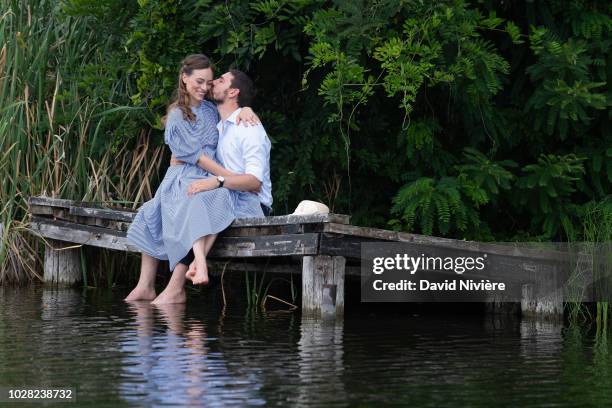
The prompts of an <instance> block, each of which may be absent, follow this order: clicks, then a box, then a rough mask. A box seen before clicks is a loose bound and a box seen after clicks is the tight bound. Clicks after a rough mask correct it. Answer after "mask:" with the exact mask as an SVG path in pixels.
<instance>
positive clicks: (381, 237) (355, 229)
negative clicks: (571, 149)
mask: <svg viewBox="0 0 612 408" xmlns="http://www.w3.org/2000/svg"><path fill="white" fill-rule="evenodd" d="M322 231H323V232H328V233H333V234H338V235H344V236H351V237H362V238H368V241H363V242H372V241H377V240H378V241H397V242H407V243H414V244H425V245H435V246H436V247H439V248H450V249H461V250H466V251H473V252H479V253H487V254H492V255H504V256H515V257H523V258H529V259H534V260H536V259H537V260H550V261H558V260H560V259H564V258H566V257H567V254H566V253H565V252H562V251H555V250H552V249H532V248H526V247H525V246H526V245H528V244H526V243H517V244H515V245H513V244H511V243H504V244H490V243H484V242H476V241H462V240H457V239H448V238H440V237H431V236H427V235H418V234H409V233H405V232H396V231H388V230H383V229H377V228H369V227H359V226H355V225H341V224H335V223H327V224H324V225H323V230H322ZM338 235H336V236H338ZM534 245H535V244H534Z"/></svg>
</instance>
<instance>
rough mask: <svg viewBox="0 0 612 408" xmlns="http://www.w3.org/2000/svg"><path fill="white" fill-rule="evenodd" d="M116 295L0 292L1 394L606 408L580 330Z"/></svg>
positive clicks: (606, 356) (153, 401) (605, 373)
mask: <svg viewBox="0 0 612 408" xmlns="http://www.w3.org/2000/svg"><path fill="white" fill-rule="evenodd" d="M124 295H125V291H119V290H116V291H114V292H113V291H110V290H108V291H100V290H98V291H92V290H89V291H84V290H62V291H53V290H48V289H42V288H0V386H21V387H23V386H28V387H37V386H41V385H47V386H50V385H52V386H55V387H73V388H76V389H77V400H78V402H77V404H76V405H75V404H73V405H71V406H79V407H80V406H113V407H114V406H180V405H188V406H193V407H197V406H205V407H215V406H263V405H269V406H283V407H285V406H338V407H345V406H346V407H348V406H383V405H396V406H411V407H441V406H449V407H452V406H457V407H463V406H470V407H480V406H482V407H489V406H491V405H493V404H494V405H495V406H497V407H500V406H501V407H504V406H508V407H516V406H546V407H575V406H581V407H585V406H593V407H601V406H612V373H611V370H612V368H611V365H610V362H611V361H610V360H611V357H610V342H608V341H607V337H606V336H605V335H602V334H599V335H595V333H594V332H593V331H588V330H582V329H569V328H567V327H562V326H559V325H554V324H542V323H540V324H535V323H526V322H522V323H521V322H519V321H516V322H500V321H495V320H493V319H491V318H490V317H487V316H485V315H481V314H473V313H472V314H471V315H468V316H465V315H461V314H457V313H455V314H453V315H448V314H445V313H436V314H419V315H414V314H412V313H407V312H401V313H393V309H392V308H387V309H384V308H383V309H381V308H378V309H377V310H376V312H375V313H368V312H365V313H364V310H363V309H362V310H360V311H359V312H358V313H353V314H351V313H348V314H347V316H346V317H345V320H344V322H328V323H325V322H317V321H313V320H308V319H302V318H301V317H300V315H299V313H290V314H289V313H271V314H267V315H259V316H252V315H247V314H246V313H245V309H244V308H243V307H239V306H236V307H233V308H228V309H227V310H225V311H223V310H221V309H220V308H219V307H218V306H217V302H216V301H214V300H207V299H206V298H204V297H201V296H200V297H194V296H192V297H191V298H190V299H189V302H188V304H187V305H186V306H180V305H179V306H176V305H175V306H169V307H164V308H156V307H152V306H150V305H148V304H139V305H127V304H125V303H124V302H122V301H121V298H122V296H124ZM366 310H367V309H366ZM0 405H2V404H0ZM40 405H41V403H37V404H36V405H32V406H40ZM19 406H26V404H22V405H19Z"/></svg>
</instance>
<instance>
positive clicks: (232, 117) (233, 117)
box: [225, 108, 242, 125]
mask: <svg viewBox="0 0 612 408" xmlns="http://www.w3.org/2000/svg"><path fill="white" fill-rule="evenodd" d="M241 110H242V108H238V109H236V110H235V111H233V112H232V114H231V115H229V116H228V118H227V119H225V120H226V121H227V122H232V123H233V124H234V125H235V124H236V118H237V117H238V115H240V111H241Z"/></svg>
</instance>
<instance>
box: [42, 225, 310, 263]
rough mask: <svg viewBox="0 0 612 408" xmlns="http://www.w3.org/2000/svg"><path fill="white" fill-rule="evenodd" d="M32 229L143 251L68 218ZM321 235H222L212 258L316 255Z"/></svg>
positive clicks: (112, 234) (51, 235) (86, 242)
mask: <svg viewBox="0 0 612 408" xmlns="http://www.w3.org/2000/svg"><path fill="white" fill-rule="evenodd" d="M31 229H32V230H33V231H34V232H36V233H38V234H40V235H41V236H43V237H45V238H51V239H56V240H60V241H67V242H74V243H77V244H83V245H91V246H96V247H100V248H108V249H115V250H119V251H128V252H140V251H139V250H138V248H136V247H135V246H133V245H131V244H130V243H128V241H127V238H126V233H125V232H121V231H114V230H109V229H106V228H99V227H93V226H88V225H80V224H73V223H69V222H65V221H58V220H48V219H41V218H37V217H35V218H33V220H32V222H31ZM318 243H319V237H318V234H296V235H268V236H263V237H220V238H219V239H218V240H217V242H216V243H215V246H214V247H213V249H212V251H211V253H210V257H213V258H214V257H224V258H227V257H265V256H291V255H310V254H316V253H317V250H318Z"/></svg>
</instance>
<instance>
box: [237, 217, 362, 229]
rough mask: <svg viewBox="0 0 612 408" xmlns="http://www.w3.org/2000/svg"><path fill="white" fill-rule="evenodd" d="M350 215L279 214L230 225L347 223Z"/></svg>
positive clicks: (240, 220)
mask: <svg viewBox="0 0 612 408" xmlns="http://www.w3.org/2000/svg"><path fill="white" fill-rule="evenodd" d="M349 219H350V217H349V216H348V215H344V214H314V215H279V216H274V217H260V218H243V219H237V220H236V221H234V222H233V223H232V225H231V226H232V227H258V226H261V227H263V226H268V225H284V224H316V223H329V222H333V223H335V224H338V225H342V224H348V222H349Z"/></svg>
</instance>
